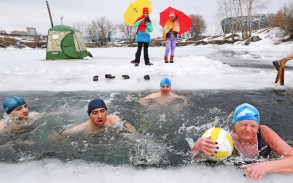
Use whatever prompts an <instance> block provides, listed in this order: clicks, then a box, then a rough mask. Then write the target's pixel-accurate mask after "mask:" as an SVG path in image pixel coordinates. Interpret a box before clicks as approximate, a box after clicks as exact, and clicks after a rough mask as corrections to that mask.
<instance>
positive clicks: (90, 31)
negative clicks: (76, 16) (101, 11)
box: [86, 21, 98, 42]
mask: <svg viewBox="0 0 293 183" xmlns="http://www.w3.org/2000/svg"><path fill="white" fill-rule="evenodd" d="M97 32H98V27H97V24H96V22H95V21H92V22H91V23H89V24H88V25H87V28H86V33H87V35H88V37H89V38H90V39H91V41H92V42H97V41H98V34H97Z"/></svg>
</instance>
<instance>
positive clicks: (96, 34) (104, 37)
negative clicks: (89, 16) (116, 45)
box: [86, 17, 117, 46]
mask: <svg viewBox="0 0 293 183" xmlns="http://www.w3.org/2000/svg"><path fill="white" fill-rule="evenodd" d="M116 29H117V26H115V25H113V24H112V22H110V21H109V20H107V19H106V18H105V17H102V18H98V19H97V20H96V21H92V22H91V23H90V24H88V26H87V28H86V33H87V36H88V37H89V38H90V39H91V40H92V41H93V42H96V43H97V42H99V44H100V45H101V46H102V45H105V44H106V42H109V41H111V39H112V37H113V35H114V34H115V33H116Z"/></svg>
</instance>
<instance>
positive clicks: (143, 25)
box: [133, 7, 153, 66]
mask: <svg viewBox="0 0 293 183" xmlns="http://www.w3.org/2000/svg"><path fill="white" fill-rule="evenodd" d="M142 13H143V15H142V16H141V17H139V18H137V20H136V21H135V23H134V25H133V26H134V27H135V28H137V34H136V41H137V43H138V45H137V51H136V54H135V66H138V65H139V63H140V54H141V49H142V47H143V52H144V62H145V65H153V64H152V63H150V59H149V53H148V47H149V43H150V41H151V38H150V32H152V31H153V26H152V22H151V20H150V18H149V9H148V8H147V7H145V8H143V12H142Z"/></svg>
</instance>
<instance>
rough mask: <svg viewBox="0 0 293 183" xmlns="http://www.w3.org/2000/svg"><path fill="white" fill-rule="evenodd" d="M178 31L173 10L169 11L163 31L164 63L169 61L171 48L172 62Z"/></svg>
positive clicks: (171, 60) (171, 61)
mask: <svg viewBox="0 0 293 183" xmlns="http://www.w3.org/2000/svg"><path fill="white" fill-rule="evenodd" d="M179 31H180V26H179V23H178V21H177V20H176V16H175V12H173V11H172V12H171V13H170V15H169V19H168V20H167V21H166V24H165V26H164V32H163V40H166V49H165V57H164V60H165V63H169V60H168V56H169V52H170V50H171V56H170V63H173V62H174V54H175V48H176V39H177V36H178V32H179Z"/></svg>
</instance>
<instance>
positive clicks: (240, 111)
mask: <svg viewBox="0 0 293 183" xmlns="http://www.w3.org/2000/svg"><path fill="white" fill-rule="evenodd" d="M242 120H254V121H255V122H257V123H258V124H259V123H260V114H259V112H258V110H257V109H256V108H255V107H254V106H252V105H250V104H247V103H244V104H241V105H239V106H238V107H236V109H235V111H234V116H233V122H232V123H233V124H235V123H237V122H239V121H242Z"/></svg>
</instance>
